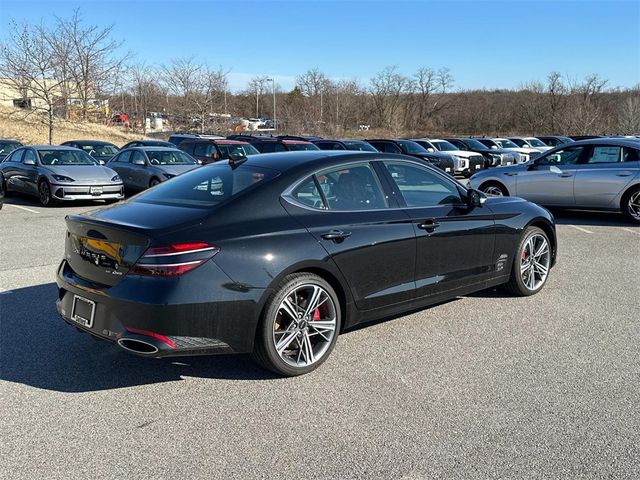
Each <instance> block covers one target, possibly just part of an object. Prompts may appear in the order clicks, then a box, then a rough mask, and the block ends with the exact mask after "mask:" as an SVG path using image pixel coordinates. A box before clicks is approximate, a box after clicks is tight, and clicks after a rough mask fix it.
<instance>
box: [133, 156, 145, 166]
mask: <svg viewBox="0 0 640 480" xmlns="http://www.w3.org/2000/svg"><path fill="white" fill-rule="evenodd" d="M133 164H134V165H141V166H143V167H144V166H145V165H146V164H147V162H145V161H144V160H142V159H140V158H138V159H137V160H134V161H133Z"/></svg>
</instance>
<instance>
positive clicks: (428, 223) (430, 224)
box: [418, 219, 440, 232]
mask: <svg viewBox="0 0 640 480" xmlns="http://www.w3.org/2000/svg"><path fill="white" fill-rule="evenodd" d="M439 226H440V224H439V223H438V222H436V221H435V220H433V219H431V220H425V221H424V222H422V223H419V224H418V228H420V229H422V230H426V231H427V232H433V231H434V230H435V229H436V228H438V227H439Z"/></svg>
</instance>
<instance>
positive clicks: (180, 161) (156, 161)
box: [147, 150, 198, 165]
mask: <svg viewBox="0 0 640 480" xmlns="http://www.w3.org/2000/svg"><path fill="white" fill-rule="evenodd" d="M147 157H149V163H150V164H151V165H194V164H196V163H198V162H196V161H195V159H194V158H193V157H190V156H189V155H187V154H186V153H184V152H181V151H180V150H147Z"/></svg>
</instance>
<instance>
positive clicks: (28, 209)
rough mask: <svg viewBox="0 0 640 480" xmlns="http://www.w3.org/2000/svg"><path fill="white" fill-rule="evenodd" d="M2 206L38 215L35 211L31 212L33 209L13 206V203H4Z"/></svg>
mask: <svg viewBox="0 0 640 480" xmlns="http://www.w3.org/2000/svg"><path fill="white" fill-rule="evenodd" d="M4 205H5V206H6V207H15V208H19V209H20V210H26V211H27V212H31V213H40V212H39V211H37V210H33V209H31V208H27V207H23V206H21V205H14V204H13V203H5V204H4Z"/></svg>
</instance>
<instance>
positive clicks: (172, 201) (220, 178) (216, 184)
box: [132, 162, 279, 208]
mask: <svg viewBox="0 0 640 480" xmlns="http://www.w3.org/2000/svg"><path fill="white" fill-rule="evenodd" d="M278 174H279V172H278V171H276V170H271V169H267V168H260V167H254V166H247V165H240V166H238V167H236V168H235V169H232V168H231V167H230V166H229V164H228V163H227V162H220V163H212V164H210V165H207V166H206V167H202V168H197V169H195V170H192V171H190V172H187V173H184V174H182V175H178V176H177V177H174V178H172V179H171V181H168V182H164V183H161V184H160V185H158V186H157V187H155V188H152V189H151V190H147V191H145V192H143V193H141V194H139V195H137V196H136V197H134V198H133V199H132V201H135V202H144V203H157V204H162V205H175V206H189V207H204V208H206V207H213V206H215V205H217V204H219V203H222V202H224V201H226V200H229V199H230V198H232V197H235V196H236V195H238V194H240V193H241V192H243V191H245V190H248V189H250V188H251V187H253V186H255V185H257V184H259V183H262V182H265V181H268V180H270V179H272V178H274V177H276V176H277V175H278Z"/></svg>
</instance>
